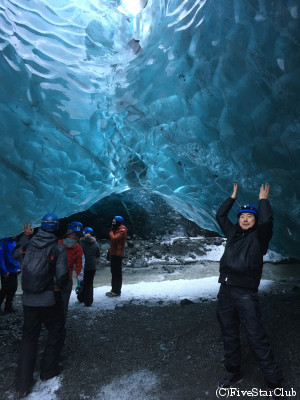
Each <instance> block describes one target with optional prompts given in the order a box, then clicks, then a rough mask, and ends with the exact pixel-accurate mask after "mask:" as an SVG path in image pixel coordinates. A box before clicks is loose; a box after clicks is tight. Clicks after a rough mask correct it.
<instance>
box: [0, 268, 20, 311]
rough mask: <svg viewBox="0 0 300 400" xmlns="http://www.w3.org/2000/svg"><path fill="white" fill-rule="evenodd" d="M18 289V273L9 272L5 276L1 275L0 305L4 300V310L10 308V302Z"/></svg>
mask: <svg viewBox="0 0 300 400" xmlns="http://www.w3.org/2000/svg"><path fill="white" fill-rule="evenodd" d="M17 289H18V274H17V273H16V272H15V273H13V272H10V273H9V275H8V276H7V277H5V276H4V275H1V290H0V306H1V304H2V303H3V300H4V299H6V300H5V305H4V311H10V310H11V309H12V302H13V298H14V296H15V293H16V291H17Z"/></svg>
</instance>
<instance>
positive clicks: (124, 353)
mask: <svg viewBox="0 0 300 400" xmlns="http://www.w3.org/2000/svg"><path fill="white" fill-rule="evenodd" d="M266 267H267V268H265V273H266V276H267V277H268V278H270V276H268V274H271V273H273V272H272V271H273V270H272V268H274V266H272V265H270V266H266ZM275 267H277V266H275ZM211 268H212V272H213V273H214V268H215V267H211ZM269 268H271V271H268V269H269ZM184 269H185V268H184ZM184 269H183V270H184ZM285 271H289V272H288V273H287V274H286V275H285V276H280V277H278V281H277V283H276V282H275V283H274V286H273V287H272V290H271V291H270V292H266V291H263V292H262V293H261V294H260V303H261V308H262V314H263V318H264V324H265V328H266V331H267V333H268V336H269V340H270V342H271V345H272V348H273V351H274V353H275V356H276V358H277V360H278V361H279V363H280V365H281V366H282V368H283V370H284V375H285V383H284V387H285V389H287V390H291V389H292V388H293V390H294V391H295V392H296V393H297V395H298V396H299V393H300V382H299V377H298V373H299V360H300V335H299V322H300V288H299V278H298V280H297V278H296V277H295V276H297V274H298V271H299V269H297V268H296V269H295V267H294V266H286V270H285ZM290 271H294V273H295V275H293V276H294V278H293V279H290V278H291V276H292V273H291V272H290ZM295 271H296V272H295ZM98 272H99V274H98V276H99V279H100V278H101V279H100V280H101V282H100V283H103V281H105V284H107V279H109V277H110V275H109V269H108V268H104V269H103V271H98ZM141 273H142V271H138V272H130V273H128V274H127V273H126V271H124V281H125V287H124V290H126V279H127V278H126V276H127V275H128V282H132V280H133V281H135V280H136V277H134V278H132V276H133V275H134V274H137V275H136V276H139V275H140V274H141ZM162 273H164V271H162ZM167 274H168V275H166V277H167V276H170V275H172V274H169V273H168V272H167ZM150 275H151V274H150V272H149V276H150ZM104 278H105V279H104ZM151 279H152V278H151ZM274 288H275V289H276V288H277V290H273V289H274ZM77 304H78V306H77V305H76V303H74V304H73V306H72V307H70V310H69V317H68V323H67V342H66V345H65V347H64V349H63V352H62V356H61V358H62V364H63V372H62V374H61V375H60V377H59V378H55V379H56V380H54V381H53V380H51V381H53V382H51V381H49V382H47V381H46V382H45V383H44V382H41V381H38V383H37V384H36V386H35V387H34V389H33V393H32V394H31V395H30V396H28V400H36V399H41V398H43V400H82V399H85V400H119V399H120V400H200V399H201V400H203V399H208V400H210V399H216V398H217V397H216V385H217V381H218V380H219V379H220V378H222V377H223V375H224V369H223V367H222V358H223V346H222V341H221V337H220V330H219V326H218V323H217V320H216V316H215V313H216V302H215V301H211V300H209V299H202V300H200V301H199V302H198V303H194V302H181V303H177V304H175V303H173V304H163V303H162V304H161V305H160V306H157V305H153V304H152V303H149V304H146V303H145V304H142V305H136V304H131V303H130V302H127V303H126V304H122V305H120V306H116V307H115V309H112V310H101V309H99V308H97V307H95V308H93V306H92V307H91V308H90V309H89V310H88V311H87V309H86V308H84V307H82V305H80V304H79V303H77ZM15 307H16V308H17V312H16V313H15V314H14V315H1V316H0V321H1V324H0V326H1V328H0V343H1V365H0V398H1V399H5V400H6V399H9V400H10V399H11V400H13V399H14V394H13V378H14V371H15V368H16V361H17V351H18V344H19V342H20V339H21V327H22V308H21V296H20V295H19V294H17V295H16V299H15ZM44 341H45V332H44V331H43V332H42V335H41V340H40V349H42V346H43V343H44ZM40 355H41V351H40V354H39V356H40ZM242 357H243V369H242V372H243V375H244V380H243V382H241V383H240V384H239V386H238V388H239V389H240V390H248V391H252V390H256V389H262V390H264V389H265V385H264V382H263V378H262V375H261V373H260V370H259V366H258V363H257V362H256V360H255V358H254V356H253V354H252V352H251V350H250V348H249V347H248V345H247V342H246V338H245V337H244V335H243V333H242ZM38 368H39V362H37V365H36V377H37V378H38ZM56 385H57V388H56ZM55 388H56V389H57V390H56V389H55ZM54 389H55V390H54ZM231 398H236V399H240V398H243V396H242V395H241V394H240V395H239V396H231ZM244 398H250V397H247V396H246V397H245V396H244ZM256 398H261V399H264V398H266V396H261V397H259V396H256ZM291 398H297V396H296V397H291Z"/></svg>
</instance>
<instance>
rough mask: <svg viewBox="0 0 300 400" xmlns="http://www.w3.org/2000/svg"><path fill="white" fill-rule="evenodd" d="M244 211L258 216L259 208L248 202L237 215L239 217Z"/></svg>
mask: <svg viewBox="0 0 300 400" xmlns="http://www.w3.org/2000/svg"><path fill="white" fill-rule="evenodd" d="M242 213H250V214H253V215H254V216H255V217H258V211H257V209H256V208H255V207H253V206H251V205H250V204H247V205H246V206H242V207H241V208H240V209H239V210H238V212H237V217H238V218H239V217H240V215H241V214H242Z"/></svg>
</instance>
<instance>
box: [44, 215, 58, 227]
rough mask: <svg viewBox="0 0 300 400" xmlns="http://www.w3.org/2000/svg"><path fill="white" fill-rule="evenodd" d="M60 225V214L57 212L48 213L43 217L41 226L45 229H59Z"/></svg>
mask: <svg viewBox="0 0 300 400" xmlns="http://www.w3.org/2000/svg"><path fill="white" fill-rule="evenodd" d="M58 226H59V220H58V216H57V215H55V214H46V215H44V216H43V218H42V223H41V228H42V229H43V230H44V231H57V230H58Z"/></svg>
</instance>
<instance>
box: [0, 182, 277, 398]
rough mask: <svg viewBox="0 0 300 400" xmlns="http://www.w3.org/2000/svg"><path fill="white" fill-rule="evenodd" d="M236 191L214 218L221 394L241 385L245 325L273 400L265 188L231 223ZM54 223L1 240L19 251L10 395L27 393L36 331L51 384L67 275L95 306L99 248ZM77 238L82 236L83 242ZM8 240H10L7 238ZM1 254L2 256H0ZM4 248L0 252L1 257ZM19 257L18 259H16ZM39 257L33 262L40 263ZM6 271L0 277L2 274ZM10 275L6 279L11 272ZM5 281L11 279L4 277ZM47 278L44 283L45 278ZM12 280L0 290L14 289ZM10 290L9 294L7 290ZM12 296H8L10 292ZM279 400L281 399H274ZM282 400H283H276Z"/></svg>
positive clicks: (116, 272) (118, 263)
mask: <svg viewBox="0 0 300 400" xmlns="http://www.w3.org/2000/svg"><path fill="white" fill-rule="evenodd" d="M237 189H238V185H237V184H236V183H235V184H234V187H233V192H232V195H231V196H230V197H229V198H228V199H226V200H225V201H224V203H223V204H222V205H221V207H220V208H219V210H218V212H217V214H216V219H217V222H218V224H219V226H220V228H221V230H222V231H223V233H224V235H225V237H226V238H227V243H226V246H225V250H224V254H223V256H222V258H221V260H220V276H219V283H220V289H219V293H218V305H217V318H218V321H219V324H220V328H221V334H222V338H223V344H224V366H225V369H226V371H227V374H226V376H225V377H224V379H222V380H220V381H219V383H218V386H219V388H223V389H228V388H230V387H231V386H234V385H236V384H238V383H239V382H240V381H241V380H242V374H241V344H240V326H243V328H244V330H245V333H246V336H247V339H248V342H249V345H250V346H251V348H252V350H253V351H254V353H255V355H256V356H257V358H258V360H259V363H260V367H261V370H262V373H263V376H264V378H265V381H266V384H267V386H268V388H269V389H270V390H272V391H273V392H272V395H271V398H277V392H276V388H280V387H281V385H282V380H283V374H282V370H281V368H280V367H279V366H278V363H277V362H276V361H275V359H274V355H273V352H272V350H271V347H270V344H269V341H268V339H267V336H266V333H265V330H264V328H263V323H262V316H261V311H260V306H259V300H258V294H257V292H258V286H259V284H260V280H261V276H262V269H263V256H264V254H266V252H267V249H268V245H269V242H270V240H271V238H272V231H273V214H272V209H271V206H270V202H269V200H268V197H269V190H270V186H269V185H268V184H264V185H262V186H261V187H260V191H259V204H258V208H256V207H254V206H251V205H245V206H242V207H240V208H239V210H238V211H237V222H236V223H233V222H232V221H231V220H230V219H229V217H228V215H229V212H230V210H231V209H232V207H233V205H234V203H235V202H236V199H237ZM123 222H124V221H123V218H122V217H120V216H116V217H115V218H114V219H113V221H112V227H111V229H110V231H109V235H110V240H111V246H110V249H109V252H108V255H107V258H108V259H109V260H110V262H111V274H112V281H111V284H112V289H111V291H109V292H107V293H106V295H107V296H108V297H116V296H120V295H121V288H122V258H123V256H124V246H125V242H126V237H127V228H126V227H125V225H124V224H123ZM57 229H58V218H57V217H56V216H55V215H53V214H47V215H45V217H44V218H43V220H42V224H41V228H40V229H39V231H38V233H37V234H36V235H34V236H33V237H31V235H32V233H33V232H32V228H31V225H24V226H23V230H24V234H23V235H22V237H21V238H20V239H19V241H18V243H17V245H15V244H13V245H11V243H10V241H9V240H7V239H6V241H7V244H6V246H7V247H6V248H9V246H11V248H12V249H13V253H14V254H15V253H16V252H17V251H19V252H20V251H21V254H25V255H24V260H23V261H22V267H21V268H22V287H23V309H24V325H23V337H22V342H21V345H20V351H19V360H18V366H17V374H16V389H17V391H18V392H19V393H21V394H24V393H29V392H30V390H31V387H32V385H33V370H34V364H35V358H36V351H37V344H38V338H39V332H40V329H41V325H42V324H44V325H45V326H46V328H47V330H48V339H47V342H46V345H45V349H44V354H43V359H42V363H41V379H50V378H52V377H54V376H56V375H57V374H59V355H60V351H61V349H62V347H63V344H64V340H65V322H66V318H67V309H68V303H69V298H70V294H71V290H72V285H73V283H72V276H73V270H74V269H75V271H76V276H77V279H78V280H79V282H82V283H80V284H79V285H78V286H77V290H76V292H77V297H78V300H79V301H82V302H84V304H85V305H86V306H90V305H91V304H92V302H93V279H94V274H95V269H96V260H97V257H99V246H98V244H97V242H96V240H95V238H94V235H93V230H92V228H89V227H88V228H85V229H83V226H82V224H81V223H79V222H73V223H71V224H69V225H68V230H67V234H66V236H65V238H63V239H60V240H58V238H57V236H56V234H55V233H56V231H57ZM82 233H83V235H84V236H83V237H81V236H82ZM10 240H13V239H10ZM0 244H1V243H0ZM1 249H2V250H1ZM1 251H3V244H1V246H0V254H1ZM42 256H43V257H44V258H46V259H47V270H48V272H49V273H48V276H46V277H45V279H44V286H43V289H41V287H40V286H39V285H38V284H37V285H36V287H33V286H34V285H35V281H36V279H34V276H38V274H39V273H40V270H39V263H40V264H41V261H40V259H41V258H43V257H42ZM15 258H18V257H15ZM38 258H39V260H38ZM0 267H1V279H2V275H6V276H4V277H3V280H4V281H5V279H7V278H8V277H10V275H11V274H17V273H18V271H19V270H20V265H19V263H18V262H17V261H14V258H11V267H9V268H11V269H6V270H5V269H4V268H3V263H1V264H0ZM2 271H4V273H2ZM10 271H11V272H10ZM7 274H9V275H8V276H7ZM46 278H47V279H46ZM15 281H16V277H15V276H13V277H12V278H11V283H9V284H8V283H7V282H8V281H5V282H4V283H5V284H6V286H5V284H4V285H3V287H4V291H3V292H2V291H1V297H0V299H2V300H3V294H4V293H5V290H7V289H5V288H7V287H13V288H15V285H16V284H15ZM13 290H14V289H13ZM13 290H12V291H11V292H10V293H12V292H13ZM5 307H6V309H7V310H10V309H11V295H10V296H7V299H6V305H5ZM278 397H280V393H279V396H278ZM280 398H282V396H281V397H280Z"/></svg>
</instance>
